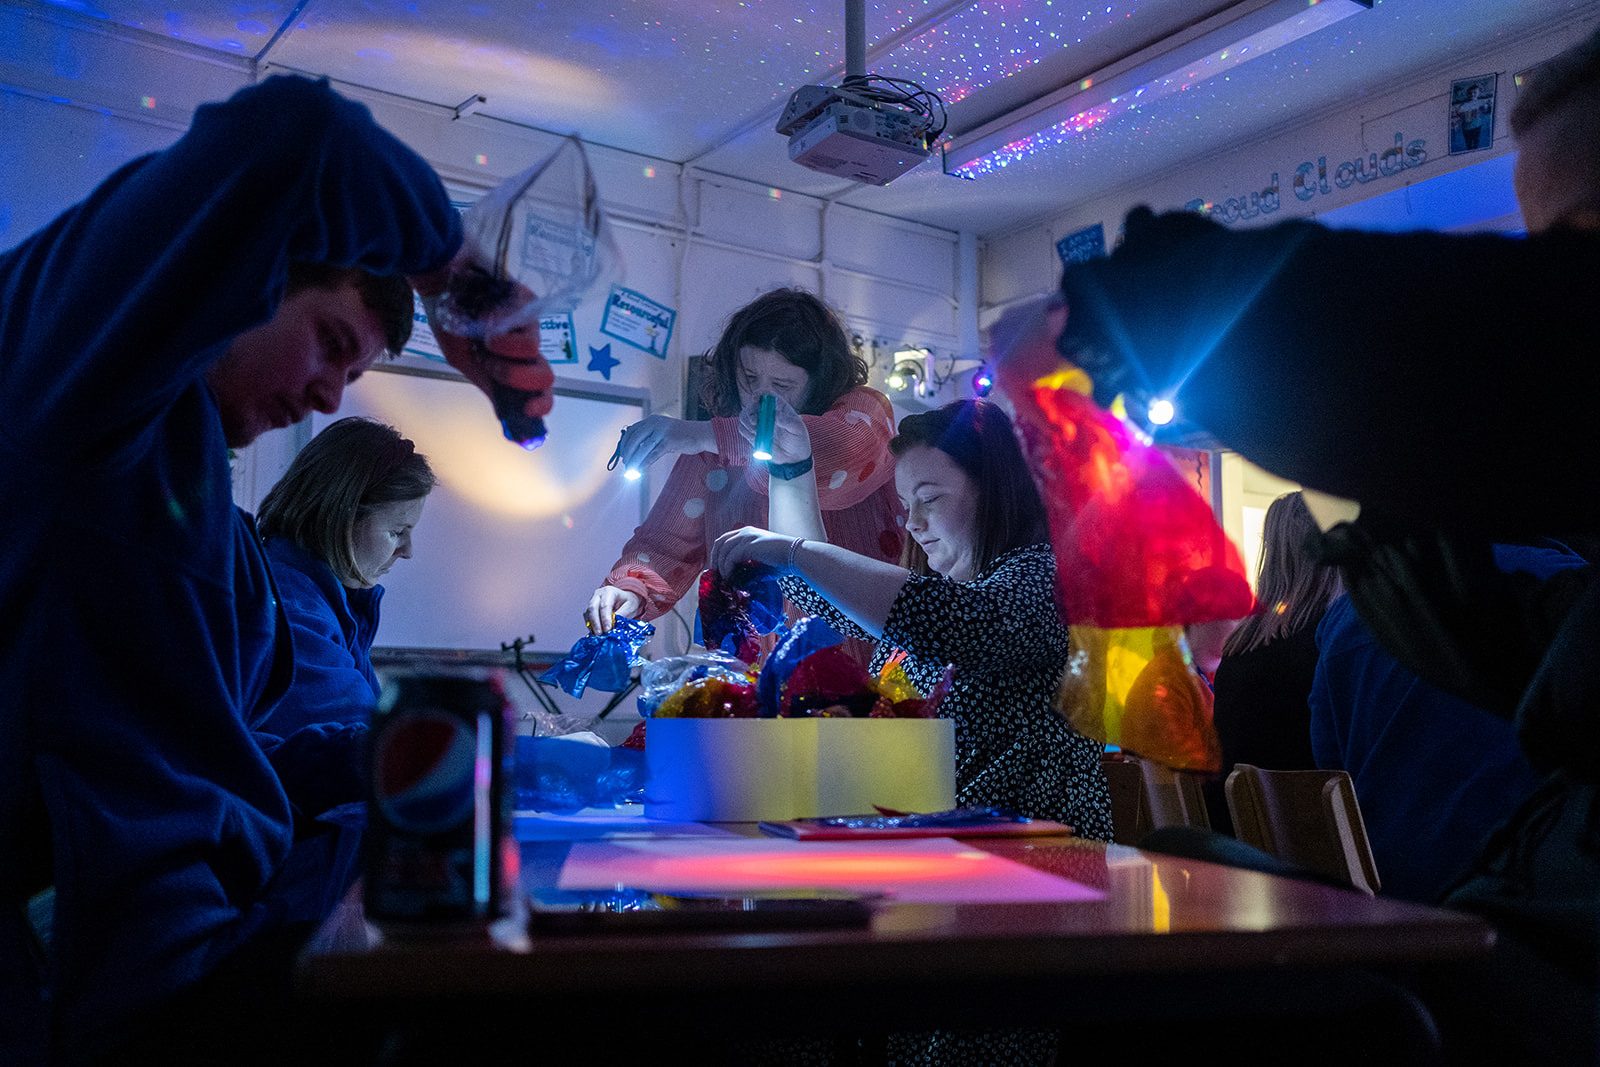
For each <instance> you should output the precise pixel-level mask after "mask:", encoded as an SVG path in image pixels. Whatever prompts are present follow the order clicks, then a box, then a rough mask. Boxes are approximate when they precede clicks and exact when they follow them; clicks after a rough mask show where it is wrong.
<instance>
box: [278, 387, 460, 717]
mask: <svg viewBox="0 0 1600 1067" xmlns="http://www.w3.org/2000/svg"><path fill="white" fill-rule="evenodd" d="M433 486H434V477H433V471H432V470H431V469H430V468H429V466H428V461H427V459H426V458H425V457H424V456H422V455H421V454H420V453H418V452H417V450H416V448H415V447H414V446H413V445H412V443H411V442H410V441H409V440H407V439H406V438H404V437H401V436H400V434H399V433H398V432H396V431H395V430H394V429H393V428H392V427H389V426H385V425H384V424H382V423H380V422H374V421H373V420H371V419H361V418H350V419H340V420H339V421H338V422H335V423H333V424H332V425H331V426H329V427H328V428H327V429H325V430H323V431H322V432H321V433H319V434H317V436H315V437H313V438H312V439H311V442H310V443H309V444H307V445H306V446H305V447H304V448H303V449H301V450H300V452H299V454H298V455H296V456H295V458H294V462H292V463H291V464H290V465H289V469H288V471H287V472H286V473H285V474H284V476H283V477H282V478H281V479H280V480H279V481H278V484H277V485H274V486H273V487H272V489H271V490H270V491H269V492H268V493H267V495H266V498H265V499H264V500H262V502H261V509H260V513H259V515H258V516H257V517H256V525H257V529H258V530H259V532H260V534H261V538H262V540H263V541H264V542H265V545H266V554H267V559H268V561H269V562H270V563H271V565H272V575H273V579H274V581H276V583H277V586H278V598H279V600H280V601H281V602H282V604H283V608H284V611H285V613H286V614H287V615H288V618H289V629H290V634H291V636H292V638H293V641H294V659H295V667H294V682H293V684H292V685H291V686H290V688H289V691H288V693H287V694H286V695H285V696H284V698H283V700H282V701H280V702H279V703H278V705H277V707H275V708H274V709H273V710H272V713H271V714H270V715H269V716H268V717H267V720H266V723H265V724H264V726H263V728H262V729H263V730H264V731H265V732H267V733H269V734H276V735H278V736H280V737H288V736H289V735H291V734H293V733H294V732H295V731H296V730H299V729H300V728H301V727H304V726H312V725H316V724H334V723H338V724H350V723H364V722H366V721H367V717H368V715H369V714H370V713H371V711H372V706H373V704H374V703H375V702H376V700H377V697H378V680H377V677H376V675H374V674H373V671H372V656H371V653H372V641H373V638H374V637H375V636H376V634H377V630H378V605H379V602H380V601H381V600H382V598H383V586H381V585H379V584H377V583H378V579H379V578H380V577H382V576H383V574H384V572H385V571H387V570H388V569H389V568H390V567H392V566H394V564H395V562H396V561H397V560H402V559H410V558H411V531H412V530H413V529H414V528H415V527H416V525H417V523H418V522H419V521H420V520H421V518H422V506H423V504H424V502H425V501H426V500H427V497H428V493H429V492H430V491H431V490H432V489H433Z"/></svg>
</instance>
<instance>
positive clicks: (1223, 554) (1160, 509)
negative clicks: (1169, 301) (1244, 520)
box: [998, 307, 1254, 771]
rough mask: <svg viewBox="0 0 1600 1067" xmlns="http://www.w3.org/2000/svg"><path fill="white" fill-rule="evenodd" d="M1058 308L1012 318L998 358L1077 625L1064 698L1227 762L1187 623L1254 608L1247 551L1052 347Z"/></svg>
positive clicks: (1212, 766)
mask: <svg viewBox="0 0 1600 1067" xmlns="http://www.w3.org/2000/svg"><path fill="white" fill-rule="evenodd" d="M1060 314H1062V311H1061V309H1060V308H1059V307H1057V308H1053V309H1052V308H1048V307H1047V308H1044V309H1042V310H1041V311H1039V312H1038V313H1037V315H1036V317H1035V318H1034V319H1033V320H1032V321H1031V322H1023V323H1020V324H1019V325H1014V326H1013V327H1012V329H1011V333H1012V336H1011V338H1010V339H1009V340H1008V342H1007V343H1006V346H1005V348H1006V350H1005V351H1002V352H1000V353H999V356H1000V358H999V364H998V366H999V378H1000V384H1001V387H1002V390H1003V393H1004V395H1005V396H1006V397H1007V398H1009V400H1010V402H1011V403H1012V405H1013V407H1014V411H1013V423H1014V425H1015V427H1016V431H1017V437H1018V440H1019V442H1020V443H1021V445H1022V451H1023V454H1024V456H1025V457H1026V458H1027V460H1028V465H1029V467H1030V468H1031V469H1032V471H1033V475H1034V481H1035V482H1036V483H1037V484H1038V486H1039V493H1040V496H1041V497H1042V498H1043V501H1044V505H1045V510H1046V513H1047V516H1048V519H1049V524H1050V539H1051V544H1052V546H1053V547H1054V550H1055V556H1056V600H1057V604H1058V606H1059V607H1060V609H1061V613H1062V617H1063V618H1064V619H1065V620H1066V621H1067V622H1068V623H1069V624H1070V625H1071V628H1072V648H1073V653H1072V659H1071V660H1070V662H1069V666H1068V668H1067V671H1066V673H1065V675H1064V677H1063V679H1062V686H1061V692H1060V701H1059V706H1060V707H1061V710H1062V712H1063V714H1065V715H1066V716H1067V719H1068V721H1069V722H1071V723H1072V726H1073V728H1074V729H1076V730H1077V731H1078V732H1079V733H1081V734H1083V735H1085V736H1087V737H1090V738H1093V739H1095V740H1099V741H1105V742H1109V743H1111V744H1116V745H1119V746H1121V747H1123V748H1126V749H1128V750H1129V751H1132V752H1137V753H1138V754H1139V755H1141V756H1144V757H1146V758H1148V759H1153V760H1156V761H1158V762H1161V763H1164V764H1166V765H1168V766H1170V767H1174V768H1177V769H1182V770H1194V771H1215V770H1218V769H1220V762H1221V756H1220V746H1219V744H1218V742H1217V737H1216V731H1215V728H1214V726H1213V725H1212V721H1211V699H1210V689H1209V687H1208V686H1207V685H1206V683H1205V681H1204V680H1203V679H1202V678H1201V677H1200V676H1199V674H1198V673H1197V672H1196V671H1195V669H1194V666H1193V662H1192V658H1191V657H1190V655H1189V650H1188V645H1187V643H1186V641H1185V640H1184V637H1183V630H1182V627H1183V626H1185V625H1186V624H1190V623H1200V622H1211V621H1217V620H1223V619H1239V618H1243V617H1245V616H1246V615H1248V614H1249V613H1250V612H1251V610H1252V609H1253V607H1254V597H1253V596H1252V594H1251V592H1250V586H1249V583H1248V581H1247V580H1246V578H1245V574H1244V564H1243V562H1242V560H1241V559H1240V556H1239V552H1238V549H1237V548H1235V547H1234V545H1233V543H1232V542H1231V541H1229V540H1228V537H1227V535H1226V534H1225V533H1224V532H1223V530H1222V527H1221V526H1220V524H1218V522H1217V520H1216V516H1215V515H1214V514H1213V513H1212V511H1211V506H1210V504H1209V502H1207V501H1206V500H1204V499H1202V498H1201V496H1200V494H1199V493H1198V492H1196V490H1195V489H1194V487H1193V486H1192V485H1190V484H1189V483H1188V481H1187V480H1186V479H1185V478H1184V477H1183V476H1182V475H1181V474H1180V473H1179V472H1178V471H1177V470H1176V469H1175V468H1174V467H1173V466H1172V464H1171V463H1170V462H1169V461H1168V460H1167V458H1166V457H1165V456H1164V455H1162V454H1161V452H1160V451H1159V450H1158V449H1156V448H1155V447H1154V446H1153V445H1152V444H1150V442H1149V440H1148V439H1147V438H1145V437H1144V436H1143V435H1142V434H1141V433H1140V432H1139V431H1137V430H1136V429H1135V428H1134V427H1132V426H1130V425H1129V424H1128V423H1127V422H1125V421H1123V420H1122V419H1121V418H1119V417H1118V416H1117V415H1115V414H1112V413H1111V412H1108V411H1105V410H1103V409H1101V408H1100V407H1098V406H1096V404H1095V403H1094V401H1093V400H1092V399H1091V396H1092V394H1093V385H1094V383H1093V382H1092V381H1091V380H1090V378H1089V376H1088V375H1087V374H1085V373H1084V371H1083V370H1082V369H1081V368H1078V367H1075V366H1073V365H1072V364H1070V363H1066V362H1064V361H1062V360H1061V359H1060V358H1059V356H1058V355H1057V354H1056V353H1055V351H1054V344H1053V340H1054V338H1053V336H1052V335H1051V334H1050V329H1049V328H1048V327H1047V326H1046V322H1047V320H1048V319H1049V318H1050V316H1052V315H1060ZM1065 314H1068V315H1070V314H1071V312H1070V309H1069V310H1067V311H1066V312H1065ZM1057 328H1059V320H1057Z"/></svg>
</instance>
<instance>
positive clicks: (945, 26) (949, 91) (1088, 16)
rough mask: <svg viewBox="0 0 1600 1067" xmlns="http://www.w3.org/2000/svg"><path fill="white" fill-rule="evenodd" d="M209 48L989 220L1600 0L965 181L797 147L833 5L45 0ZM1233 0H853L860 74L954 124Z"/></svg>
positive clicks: (1332, 43)
mask: <svg viewBox="0 0 1600 1067" xmlns="http://www.w3.org/2000/svg"><path fill="white" fill-rule="evenodd" d="M36 6H44V7H49V8H56V9H65V10H69V11H73V12H77V13H79V14H82V15H87V16H89V17H91V18H97V19H103V20H107V21H110V22H113V23H117V24H120V25H123V26H127V27H131V28H135V29H139V30H143V31H147V32H151V33H155V34H160V35H166V36H171V37H176V38H179V39H182V40H184V41H187V42H189V43H191V44H195V45H199V46H201V47H203V48H206V49H214V50H216V51H219V52H225V53H228V54H230V55H235V56H245V57H258V58H260V59H261V60H262V61H263V62H264V63H266V64H268V65H269V66H270V65H277V66H283V67H289V68H293V69H297V70H302V71H308V72H312V73H317V74H326V75H328V76H330V77H332V78H334V79H336V80H339V81H343V82H348V83H354V84H358V85H364V86H369V87H371V88H374V89H379V90H384V91H387V92H392V93H400V94H403V95H406V96H410V97H415V98H418V99H422V100H426V101H429V102H432V103H436V104H440V105H445V106H454V105H456V104H459V103H460V102H461V101H463V100H465V99H467V98H468V97H469V96H471V95H473V94H475V93H481V94H483V95H485V96H486V97H488V103H487V104H486V105H485V106H484V107H483V109H482V113H483V114H486V115H491V116H494V117H496V118H500V119H505V120H509V121H512V122H517V123H521V124H525V125H528V126H534V127H538V128H541V129H547V130H554V131H559V132H566V131H577V132H578V133H580V134H581V135H582V136H584V137H585V138H586V139H588V140H590V141H592V142H595V143H599V144H606V145H611V146H614V147H617V148H624V149H628V150H631V151H636V152H641V153H644V154H646V155H650V156H654V157H657V158H660V159H663V160H669V161H672V162H676V163H685V162H692V163H694V164H695V165H696V166H698V167H700V168H702V169H704V170H707V171H711V172H716V173H720V174H727V175H732V176H735V177H740V178H746V179H749V180H752V181H756V182H759V183H762V184H765V185H772V186H776V187H779V188H782V189H787V190H790V191H795V192H803V193H810V194H815V195H822V196H829V197H833V198H836V199H838V200H840V201H842V202H845V203H850V204H854V205H856V206H858V207H862V208H867V209H870V210H874V211H879V212H883V213H886V214H890V215H896V216H900V217H902V218H909V219H915V220H918V221H921V222H925V223H928V224H931V225H935V226H940V227H944V228H947V229H970V230H973V231H975V232H977V233H980V234H984V233H992V232H996V231H999V230H1004V229H1009V228H1012V227H1014V226H1016V225H1017V224H1018V223H1021V222H1024V221H1026V220H1028V219H1030V218H1034V217H1038V216H1042V215H1044V214H1047V213H1051V212H1055V211H1059V210H1061V209H1062V208H1064V207H1067V206H1069V205H1071V204H1072V203H1074V202H1076V201H1080V200H1086V199H1089V198H1092V197H1094V196H1096V195H1098V194H1101V193H1104V192H1106V191H1107V190H1109V189H1111V188H1114V187H1115V186H1117V185H1118V184H1121V183H1125V182H1128V181H1130V180H1133V179H1135V178H1138V177H1140V176H1144V175H1148V174H1151V173H1153V172H1156V171H1160V170H1163V169H1165V168H1167V167H1170V166H1173V165H1175V164H1178V163H1181V162H1183V161H1185V160H1187V159H1191V158H1196V157H1198V156H1200V155H1202V154H1205V153H1210V152H1214V151H1216V150H1217V149H1218V148H1220V147H1223V146H1225V145H1227V144H1230V143H1233V142H1237V141H1242V140H1245V139H1249V138H1252V137H1255V136H1259V135H1260V134H1261V133H1263V132H1264V131H1266V130H1269V129H1272V128H1275V127H1278V126H1281V125H1283V124H1285V123H1288V122H1291V121H1294V120H1296V119H1297V118H1302V117H1309V116H1311V115H1313V114H1317V113H1321V112H1323V111H1326V110H1327V109H1328V108H1329V107H1330V106H1337V105H1340V104H1347V103H1349V102H1351V101H1353V100H1355V99H1358V98H1359V97H1360V96H1362V95H1365V94H1368V93H1373V92H1377V91H1381V90H1382V89H1384V88H1386V87H1393V86H1394V85H1396V84H1398V83H1399V82H1401V81H1403V80H1405V79H1406V78H1407V77H1408V76H1409V75H1412V74H1414V73H1416V72H1418V71H1420V70H1424V69H1426V68H1429V67H1431V66H1436V65H1438V64H1441V63H1446V62H1448V60H1449V59H1450V58H1451V57H1453V56H1466V55H1469V54H1470V53H1473V52H1476V51H1480V50H1483V49H1486V48H1490V47H1493V46H1494V45H1496V44H1497V43H1506V42H1509V41H1512V40H1514V39H1516V38H1518V37H1521V36H1524V35H1526V34H1528V33H1531V32H1536V31H1538V30H1541V29H1544V28H1546V27H1549V26H1553V25H1555V24H1557V23H1559V22H1561V21H1563V20H1565V19H1569V18H1572V17H1573V16H1575V15H1582V14H1593V13H1594V12H1595V11H1596V9H1597V8H1600V0H1377V3H1376V6H1375V7H1374V8H1373V9H1372V10H1370V11H1365V12H1361V13H1359V14H1357V15H1354V16H1352V17H1350V18H1347V19H1345V20H1344V21H1342V22H1340V23H1338V24H1336V25H1334V26H1333V27H1331V28H1329V29H1326V30H1323V31H1321V32H1320V33H1317V34H1314V35H1312V36H1310V37H1307V38H1305V39H1303V40H1301V41H1299V42H1297V43H1295V44H1292V45H1289V46H1287V47H1284V48H1280V49H1278V50H1277V51H1275V52H1272V53H1271V54H1269V55H1266V56H1264V57H1263V58H1261V59H1258V60H1256V61H1254V62H1251V63H1247V64H1244V65H1242V66H1239V67H1236V68H1235V69H1233V70H1232V71H1230V72H1229V73H1228V74H1227V75H1225V76H1224V77H1219V78H1216V79H1213V80H1212V81H1210V82H1207V83H1203V84H1200V85H1197V86H1195V87H1194V88H1193V89H1191V90H1189V91H1187V92H1183V93H1180V94H1175V95H1173V96H1171V97H1167V98H1165V99H1162V100H1159V101H1156V102H1155V103H1154V104H1151V105H1147V106H1145V107H1143V108H1141V109H1139V110H1137V111H1129V112H1124V113H1122V114H1120V115H1118V116H1116V117H1115V118H1113V119H1111V120H1110V121H1107V122H1106V123H1104V124H1102V125H1100V126H1097V127H1095V128H1093V129H1091V130H1088V131H1086V132H1085V133H1084V134H1082V135H1081V137H1080V138H1079V139H1077V140H1074V141H1072V142H1070V143H1068V144H1064V145H1061V146H1058V147H1055V148H1051V149H1048V150H1045V151H1041V152H1038V153H1036V154H1035V155H1033V156H1031V157H1029V158H1028V159H1026V160H1023V161H1021V162H1020V163H1017V164H1013V165H1012V166H1010V167H1008V168H1007V169H1005V170H1004V171H1002V172H1000V173H997V174H993V175H989V176H986V177H984V178H981V179H979V180H977V181H970V182H969V181H962V180H959V179H955V178H950V177H947V176H945V175H943V174H942V173H941V172H940V170H939V167H938V165H937V163H936V162H933V161H930V162H928V163H925V164H923V165H922V166H921V167H919V168H918V169H917V170H915V171H913V172H912V173H910V174H908V175H906V176H905V177H903V178H900V179H898V180H897V181H896V182H895V183H894V184H893V185H890V186H887V187H884V188H872V187H867V186H850V185H845V184H841V183H840V182H838V181H837V180H835V179H830V178H828V177H826V176H824V175H818V174H813V173H812V172H810V171H807V170H804V169H802V168H800V167H797V166H796V165H794V164H792V163H790V162H789V160H788V157H787V155H786V153H785V144H784V139H783V138H782V137H780V136H779V135H777V134H776V133H774V132H773V131H772V123H773V121H774V120H775V118H776V114H777V111H778V110H779V109H780V108H781V107H782V105H783V102H784V101H785V100H786V99H787V98H788V94H789V92H790V91H791V90H792V89H794V88H795V87H797V86H799V85H803V84H806V83H811V82H817V81H835V82H836V81H837V79H838V75H839V71H840V68H841V67H842V65H843V63H842V61H843V53H844V33H843V25H844V10H843V9H844V5H843V0H824V2H809V0H744V2H740V0H613V2H610V3H605V2H601V0H232V2H228V0H172V2H167V3H162V2H160V0H44V2H43V3H42V4H38V5H36ZM1227 6H1229V5H1228V3H1227V2H1225V0H1135V2H1129V0H1094V2H1092V3H1091V2H1090V0H868V4H867V31H868V38H869V40H868V49H869V53H868V54H869V62H868V69H869V70H871V71H873V72H874V73H880V74H892V75H896V76H899V77H905V78H912V79H914V80H917V81H920V82H922V83H923V84H925V85H926V86H927V87H928V88H931V89H934V90H936V91H938V92H940V93H942V94H944V95H945V96H946V98H947V99H948V100H949V101H951V107H950V115H951V130H952V131H953V132H955V131H960V130H962V129H969V128H972V127H974V126H976V125H978V124H980V123H981V122H982V121H984V120H987V119H988V118H991V117H993V116H995V115H997V114H999V113H1001V112H1003V111H1005V110H1006V109H1007V108H1009V107H1011V106H1014V105H1015V104H1016V103H1019V102H1021V101H1023V100H1026V99H1030V98H1032V97H1034V96H1037V95H1041V94H1042V93H1044V92H1048V91H1049V90H1051V89H1054V88H1057V87H1059V86H1061V85H1063V84H1068V83H1070V82H1073V81H1076V80H1078V79H1079V78H1081V77H1083V76H1084V75H1085V74H1088V73H1089V72H1091V71H1094V70H1096V69H1099V68H1100V67H1103V66H1105V65H1106V64H1107V63H1108V62H1110V61H1111V60H1113V59H1115V58H1117V57H1119V56H1122V55H1126V54H1128V53H1131V52H1133V51H1136V50H1137V49H1139V48H1141V47H1142V46H1145V45H1147V44H1150V43H1151V42H1153V41H1156V40H1158V39H1160V38H1161V37H1162V36H1164V35H1166V34H1168V33H1170V32H1172V31H1174V30H1175V29H1178V28H1180V27H1182V26H1184V25H1187V24H1189V23H1191V22H1192V21H1194V20H1196V19H1198V18H1200V17H1202V16H1204V15H1206V14H1209V13H1210V12H1212V11H1215V10H1218V9H1221V8H1224V7H1227Z"/></svg>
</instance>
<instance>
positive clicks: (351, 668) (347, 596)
mask: <svg viewBox="0 0 1600 1067" xmlns="http://www.w3.org/2000/svg"><path fill="white" fill-rule="evenodd" d="M266 551H267V562H268V563H270V564H271V565H272V577H273V580H274V581H276V582H277V583H278V599H279V601H280V602H281V603H282V604H283V610H284V613H285V614H286V615H288V617H289V632H290V634H291V635H292V637H293V639H294V683H293V684H292V685H291V686H290V687H289V692H288V693H286V694H285V695H284V698H283V699H282V700H280V701H278V706H277V707H275V708H273V709H272V714H270V715H268V716H267V721H266V724H265V726H264V729H265V730H267V731H268V732H269V733H274V734H279V735H282V736H285V737H287V736H288V735H290V734H292V733H294V732H295V731H296V730H298V729H300V728H301V727H302V726H310V725H313V724H314V723H345V724H353V723H365V722H367V721H368V719H369V718H370V717H371V715H372V707H373V705H374V704H375V703H376V702H377V699H378V677H377V675H375V674H374V673H373V672H372V641H373V638H374V637H376V636H377V633H378V606H379V604H380V603H381V602H382V600H383V586H381V585H375V586H373V587H372V588H371V589H347V588H345V586H344V584H343V583H342V582H340V581H339V579H338V578H337V577H336V576H335V575H334V573H333V568H332V567H330V566H328V565H327V564H326V563H324V562H323V561H322V560H320V559H318V558H317V557H316V556H313V555H312V554H311V553H309V552H307V551H306V550H305V549H303V548H301V547H300V546H299V545H297V544H295V543H294V542H293V541H291V540H289V539H288V538H283V537H273V538H269V539H268V540H267V543H266Z"/></svg>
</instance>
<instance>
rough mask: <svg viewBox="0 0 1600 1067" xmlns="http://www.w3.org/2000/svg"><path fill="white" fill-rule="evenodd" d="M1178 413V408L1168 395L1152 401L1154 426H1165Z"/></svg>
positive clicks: (1151, 408) (1151, 420) (1151, 419)
mask: <svg viewBox="0 0 1600 1067" xmlns="http://www.w3.org/2000/svg"><path fill="white" fill-rule="evenodd" d="M1177 414H1178V409H1177V408H1176V407H1174V406H1173V403H1172V401H1170V400H1168V399H1167V398H1166V397H1160V398H1158V399H1155V400H1152V401H1150V425H1152V426H1165V425H1166V424H1167V423H1169V422H1171V421H1172V419H1173V416H1175V415H1177Z"/></svg>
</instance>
